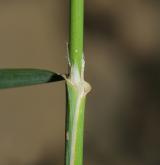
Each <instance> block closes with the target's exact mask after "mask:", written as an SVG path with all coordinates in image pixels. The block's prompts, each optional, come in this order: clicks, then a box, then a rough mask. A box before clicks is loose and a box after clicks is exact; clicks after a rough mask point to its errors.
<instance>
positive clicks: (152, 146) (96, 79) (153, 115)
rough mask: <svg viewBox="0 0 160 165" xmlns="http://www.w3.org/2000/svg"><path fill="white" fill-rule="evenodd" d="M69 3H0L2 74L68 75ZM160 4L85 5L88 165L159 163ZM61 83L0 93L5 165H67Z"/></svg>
mask: <svg viewBox="0 0 160 165" xmlns="http://www.w3.org/2000/svg"><path fill="white" fill-rule="evenodd" d="M68 6H69V5H68V1H64V0H62V1H59V0H28V1H26V0H1V1H0V68H15V67H16V68H17V67H24V68H26V67H30V68H32V67H35V68H44V69H49V70H53V71H57V72H60V73H65V71H66V69H67V46H66V45H67V44H66V43H67V41H68V35H67V32H68V23H67V22H68ZM159 9H160V3H159V1H157V0H121V1H119V0H86V3H85V55H86V79H87V80H88V81H89V82H90V83H91V85H92V87H93V89H92V92H91V93H90V94H89V97H88V102H87V109H86V122H85V139H84V140H85V147H84V151H85V155H84V165H159V164H160V102H159V101H160V65H159V64H160V56H159V55H160V45H159V41H160V33H159V32H160V30H159V29H160V21H159V18H160V17H159V16H160V15H159V14H160V10H159ZM64 119H65V92H64V82H60V83H56V84H47V85H42V86H34V87H25V88H17V89H9V90H1V91H0V165H62V164H63V162H64Z"/></svg>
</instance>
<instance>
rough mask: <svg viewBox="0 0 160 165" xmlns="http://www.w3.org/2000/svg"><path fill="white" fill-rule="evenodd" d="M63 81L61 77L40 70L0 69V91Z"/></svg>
mask: <svg viewBox="0 0 160 165" xmlns="http://www.w3.org/2000/svg"><path fill="white" fill-rule="evenodd" d="M60 80H63V77H62V76H61V75H58V74H56V73H54V72H51V71H47V70H41V69H0V89H3V88H13V87H20V86H29V85H36V84H42V83H49V82H54V81H60Z"/></svg>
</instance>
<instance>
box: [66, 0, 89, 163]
mask: <svg viewBox="0 0 160 165" xmlns="http://www.w3.org/2000/svg"><path fill="white" fill-rule="evenodd" d="M83 11H84V2H83V0H70V37H69V66H70V73H69V76H68V77H67V78H66V89H67V90H66V91H67V111H66V151H65V154H66V155H65V165H82V164H83V130H84V128H83V127H84V111H85V100H86V95H87V93H88V92H89V91H90V85H89V84H88V83H87V82H86V81H85V80H84V59H83V24H84V23H83Z"/></svg>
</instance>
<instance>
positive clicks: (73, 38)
mask: <svg viewBox="0 0 160 165" xmlns="http://www.w3.org/2000/svg"><path fill="white" fill-rule="evenodd" d="M83 15H84V0H70V28H69V58H70V63H71V65H77V67H78V70H79V72H80V73H81V69H82V65H83V64H82V59H83V25H84V23H83V22H84V21H83V20H84V19H83V17H84V16H83Z"/></svg>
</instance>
